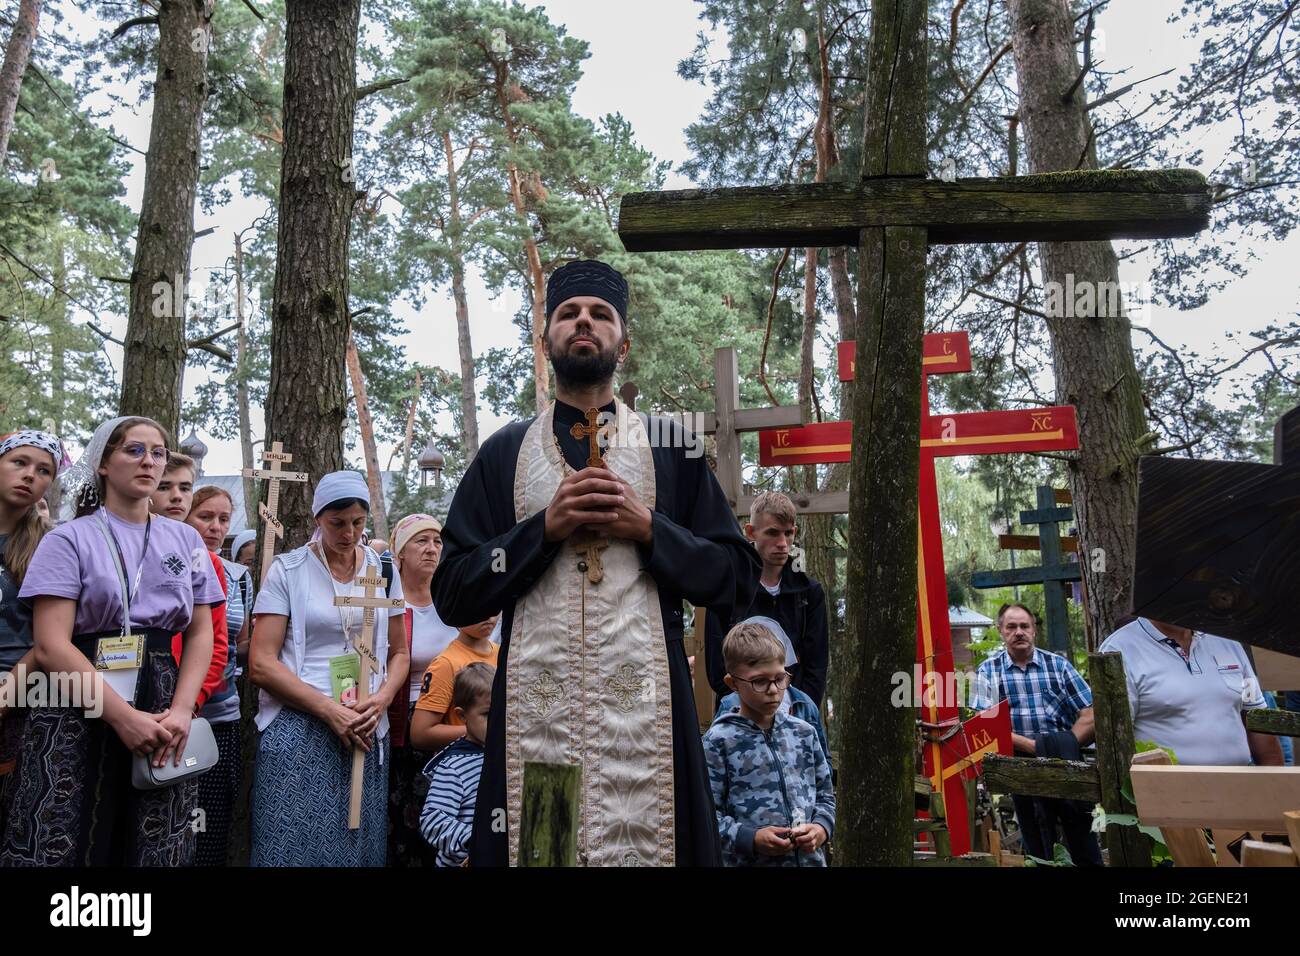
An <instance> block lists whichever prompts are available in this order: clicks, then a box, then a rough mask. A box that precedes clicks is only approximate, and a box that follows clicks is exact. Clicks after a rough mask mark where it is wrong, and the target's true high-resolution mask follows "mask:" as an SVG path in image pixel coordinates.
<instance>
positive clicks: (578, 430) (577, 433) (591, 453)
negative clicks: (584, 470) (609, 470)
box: [569, 408, 605, 468]
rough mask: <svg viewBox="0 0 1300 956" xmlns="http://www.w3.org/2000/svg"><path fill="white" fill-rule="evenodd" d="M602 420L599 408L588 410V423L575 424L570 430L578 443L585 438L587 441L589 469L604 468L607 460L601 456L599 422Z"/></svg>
mask: <svg viewBox="0 0 1300 956" xmlns="http://www.w3.org/2000/svg"><path fill="white" fill-rule="evenodd" d="M599 418H600V409H599V408H589V409H587V423H586V424H585V425H584V424H583V423H582V422H574V423H573V427H572V428H570V429H569V434H570V435H572V436H573V437H574V438H576V439H578V441H582V439H583V438H586V439H587V443H588V444H587V467H588V468H604V467H605V459H604V457H603V456H602V455H601V454H600V437H599V436H600V426H599V425H598V424H597V421H598V420H599Z"/></svg>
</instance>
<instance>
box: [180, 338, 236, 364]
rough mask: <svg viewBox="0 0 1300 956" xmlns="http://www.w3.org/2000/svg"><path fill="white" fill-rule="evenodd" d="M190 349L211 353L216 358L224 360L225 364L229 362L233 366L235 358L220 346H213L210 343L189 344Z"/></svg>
mask: <svg viewBox="0 0 1300 956" xmlns="http://www.w3.org/2000/svg"><path fill="white" fill-rule="evenodd" d="M190 348H195V349H199V350H200V351H203V352H211V353H212V354H213V355H215V356H216V357H217V358H220V359H225V360H226V361H227V362H230V363H231V364H234V361H235V357H234V356H233V355H231V354H230V353H229V352H228V351H226V350H225V349H223V348H222V347H221V346H220V345H213V344H212V343H211V342H204V343H201V344H199V345H194V344H191V345H190Z"/></svg>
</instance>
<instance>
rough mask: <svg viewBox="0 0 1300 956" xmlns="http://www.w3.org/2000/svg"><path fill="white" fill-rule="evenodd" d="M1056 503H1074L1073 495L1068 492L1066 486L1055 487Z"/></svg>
mask: <svg viewBox="0 0 1300 956" xmlns="http://www.w3.org/2000/svg"><path fill="white" fill-rule="evenodd" d="M1056 503H1057V504H1058V505H1072V504H1074V495H1072V494H1070V490H1069V489H1068V488H1057V489H1056Z"/></svg>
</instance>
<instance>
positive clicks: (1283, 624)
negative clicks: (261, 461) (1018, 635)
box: [1133, 408, 1300, 656]
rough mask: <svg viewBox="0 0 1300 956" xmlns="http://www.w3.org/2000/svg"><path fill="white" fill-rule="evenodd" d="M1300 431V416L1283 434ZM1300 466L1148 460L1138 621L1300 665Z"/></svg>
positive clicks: (1137, 577)
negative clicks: (1299, 585)
mask: <svg viewBox="0 0 1300 956" xmlns="http://www.w3.org/2000/svg"><path fill="white" fill-rule="evenodd" d="M1288 428H1290V429H1297V430H1300V408H1296V409H1293V410H1292V411H1290V412H1288V413H1287V414H1286V415H1285V416H1283V418H1282V420H1281V422H1279V432H1283V433H1284V432H1286V431H1287V429H1288ZM1297 501H1300V461H1289V462H1283V463H1282V464H1276V465H1264V464H1257V463H1254V462H1242V461H1198V460H1194V459H1192V460H1189V459H1175V458H1163V457H1159V456H1153V455H1147V456H1143V457H1142V458H1141V459H1140V460H1139V462H1138V514H1137V537H1136V540H1137V560H1136V563H1135V568H1136V570H1135V572H1134V576H1133V602H1134V608H1135V609H1136V613H1138V614H1140V615H1142V616H1144V617H1150V618H1153V619H1155V620H1159V621H1167V622H1169V623H1171V624H1177V625H1180V626H1183V627H1190V628H1194V629H1196V630H1198V631H1203V632H1205V633H1209V634H1218V635H1219V636H1221V637H1227V638H1230V639H1232V640H1236V641H1241V642H1243V643H1248V644H1252V645H1254V646H1256V647H1265V648H1268V649H1269V650H1274V651H1278V652H1281V653H1284V654H1291V655H1298V656H1300V630H1297V628H1296V626H1295V608H1294V604H1295V602H1294V591H1295V573H1294V569H1295V568H1296V567H1297V566H1298V564H1297V563H1298V562H1300V512H1298V511H1297V509H1296V502H1297Z"/></svg>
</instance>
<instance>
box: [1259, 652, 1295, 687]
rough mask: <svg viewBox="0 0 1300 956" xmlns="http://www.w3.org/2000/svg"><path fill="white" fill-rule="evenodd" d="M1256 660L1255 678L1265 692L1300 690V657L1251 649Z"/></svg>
mask: <svg viewBox="0 0 1300 956" xmlns="http://www.w3.org/2000/svg"><path fill="white" fill-rule="evenodd" d="M1250 653H1251V656H1252V657H1253V658H1254V659H1255V676H1256V677H1258V678H1259V686H1260V687H1262V688H1264V690H1300V657H1293V656H1291V655H1290V654H1279V653H1278V652H1277V651H1270V650H1269V649H1268V648H1267V647H1254V646H1252V647H1251V649H1250Z"/></svg>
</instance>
